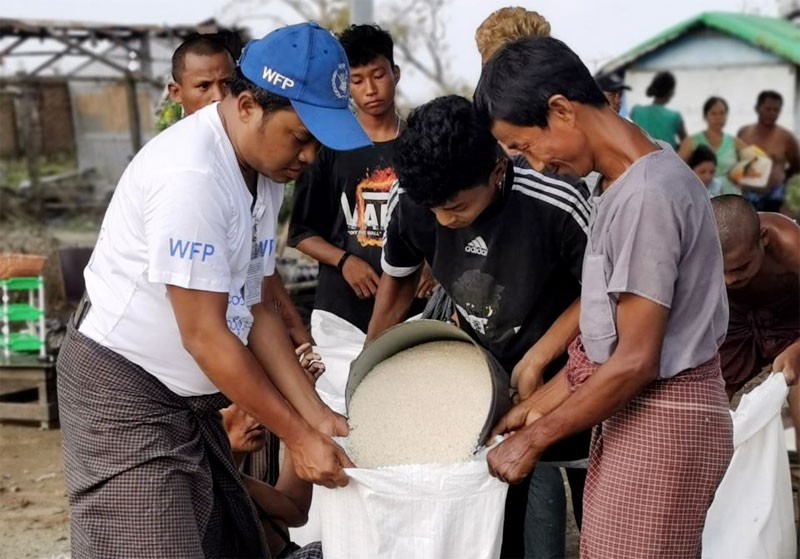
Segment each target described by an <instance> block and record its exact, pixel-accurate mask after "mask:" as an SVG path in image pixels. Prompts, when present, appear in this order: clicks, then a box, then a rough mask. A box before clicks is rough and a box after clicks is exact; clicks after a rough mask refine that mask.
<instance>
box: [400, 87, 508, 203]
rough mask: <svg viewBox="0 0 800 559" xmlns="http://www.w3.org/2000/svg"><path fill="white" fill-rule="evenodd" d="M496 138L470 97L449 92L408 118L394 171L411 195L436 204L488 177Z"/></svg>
mask: <svg viewBox="0 0 800 559" xmlns="http://www.w3.org/2000/svg"><path fill="white" fill-rule="evenodd" d="M498 155H499V152H498V146H497V141H496V140H495V139H494V137H493V136H492V134H491V133H490V132H489V128H488V126H487V123H486V121H485V120H484V119H481V118H480V117H479V115H478V113H477V112H476V111H475V108H474V107H473V106H472V103H470V102H469V101H468V100H467V99H465V98H463V97H460V96H458V95H448V96H446V97H439V98H438V99H434V100H433V101H429V102H428V103H425V104H424V105H422V106H420V107H418V108H417V109H415V110H414V111H413V112H412V113H411V115H410V116H409V117H408V128H407V129H406V131H405V132H404V133H403V134H402V135H401V136H400V139H399V140H398V141H397V146H396V148H395V152H394V158H393V163H394V170H395V173H396V174H397V178H398V180H399V182H400V186H401V187H402V188H404V189H405V191H406V193H407V194H408V196H409V197H410V198H411V199H412V200H413V201H414V202H416V203H417V204H421V205H423V206H425V207H428V208H433V207H436V206H440V205H442V204H444V203H445V202H446V201H447V200H450V199H451V198H453V197H454V196H455V195H456V194H458V193H459V192H461V191H462V190H468V189H470V188H473V187H475V186H478V185H480V184H483V183H485V182H487V181H488V180H489V175H491V173H492V170H493V169H494V167H495V165H496V164H497V158H498Z"/></svg>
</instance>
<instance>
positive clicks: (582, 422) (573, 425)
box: [523, 352, 658, 449]
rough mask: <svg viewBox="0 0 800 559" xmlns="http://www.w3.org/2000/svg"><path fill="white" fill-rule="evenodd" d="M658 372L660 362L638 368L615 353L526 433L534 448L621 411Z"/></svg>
mask: <svg viewBox="0 0 800 559" xmlns="http://www.w3.org/2000/svg"><path fill="white" fill-rule="evenodd" d="M657 370H658V364H657V363H655V364H654V365H652V366H639V365H638V364H635V363H633V362H626V360H625V359H624V357H622V356H620V354H619V352H615V353H614V354H613V355H612V356H611V357H610V358H609V360H608V361H606V363H605V364H603V365H602V366H601V367H600V368H599V369H598V370H597V372H596V373H594V374H593V375H592V376H591V377H589V379H588V380H587V381H586V382H585V383H584V384H583V385H581V387H580V388H578V390H576V391H575V392H574V393H572V394H571V395H570V396H569V397H568V398H567V399H566V400H564V401H563V403H562V404H561V405H559V406H558V407H557V408H555V409H554V410H552V411H551V412H550V413H548V414H547V415H545V416H544V417H542V418H541V419H540V420H539V421H537V422H536V423H534V424H532V425H529V426H528V427H526V428H525V429H524V430H523V431H526V433H525V434H526V436H527V437H529V440H530V442H531V444H532V445H534V446H535V447H536V448H540V449H545V448H547V447H548V446H550V445H552V444H553V443H556V442H558V441H560V440H561V439H564V438H566V437H568V436H570V435H573V434H575V433H579V432H581V431H583V430H585V429H588V428H589V427H592V426H594V425H597V424H598V423H600V422H601V421H603V420H604V419H606V418H607V417H609V416H611V415H612V414H614V413H615V412H616V411H618V410H620V409H621V408H622V407H624V406H625V405H626V404H627V403H628V402H630V401H631V400H632V399H633V398H635V397H636V396H637V395H638V394H639V393H640V392H641V391H642V390H644V388H645V387H646V386H647V385H649V384H650V383H651V382H653V381H654V380H655V376H654V374H653V371H657ZM559 376H560V375H559ZM554 380H555V379H554ZM562 382H564V381H562Z"/></svg>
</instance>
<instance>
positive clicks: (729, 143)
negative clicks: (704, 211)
mask: <svg viewBox="0 0 800 559" xmlns="http://www.w3.org/2000/svg"><path fill="white" fill-rule="evenodd" d="M703 118H704V119H705V121H706V124H707V126H706V129H705V130H704V131H702V132H698V133H697V134H692V135H691V136H689V137H688V138H686V139H685V140H683V142H681V147H680V149H679V150H678V155H680V156H681V159H683V160H684V161H686V162H688V161H689V159H690V158H691V156H692V154H693V153H694V151H695V149H696V148H697V147H698V146H707V147H708V148H710V149H711V151H713V152H714V155H715V156H716V158H717V171H716V175H715V176H716V178H717V180H718V181H719V184H720V188H721V192H720V193H721V194H741V192H740V190H739V187H738V186H736V183H734V182H733V181H732V180H731V179H730V178H728V175H729V174H730V172H731V169H733V167H734V166H735V165H736V163H738V162H739V151H740V150H741V149H742V148H744V147H745V146H746V144H745V143H744V142H743V141H742V140H740V139H739V138H737V137H735V136H731V135H730V134H725V132H723V128H725V123H726V122H727V120H728V103H727V102H726V101H725V99H723V98H722V97H709V98H708V100H707V101H706V102H705V103H704V104H703Z"/></svg>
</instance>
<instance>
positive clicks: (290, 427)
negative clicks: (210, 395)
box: [167, 285, 350, 486]
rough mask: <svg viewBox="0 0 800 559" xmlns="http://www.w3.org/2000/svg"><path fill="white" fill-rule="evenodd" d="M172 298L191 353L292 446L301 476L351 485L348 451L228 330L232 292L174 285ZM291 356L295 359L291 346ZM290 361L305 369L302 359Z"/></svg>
mask: <svg viewBox="0 0 800 559" xmlns="http://www.w3.org/2000/svg"><path fill="white" fill-rule="evenodd" d="M167 294H168V296H169V300H170V303H171V305H172V309H173V311H174V313H175V318H176V320H177V322H178V329H179V330H180V334H181V341H182V343H183V346H184V348H185V349H186V351H188V352H189V354H191V356H192V357H193V358H194V360H195V361H196V362H197V364H198V366H199V367H200V369H202V371H203V372H204V373H205V374H206V375H207V376H208V378H209V379H210V380H211V382H213V383H214V385H215V386H216V387H217V388H219V390H220V391H221V392H222V393H223V394H225V395H226V396H227V397H228V398H230V400H231V401H233V402H234V403H236V404H238V405H239V406H240V407H241V408H242V409H243V410H244V411H245V412H247V413H249V414H250V415H252V416H254V417H256V418H257V419H258V420H259V421H260V422H261V423H263V424H264V425H265V426H266V427H267V428H268V429H269V430H270V431H272V432H273V433H275V434H276V435H277V436H278V437H280V438H281V439H282V440H283V441H284V442H285V443H286V447H287V449H288V450H289V452H290V453H291V454H292V457H293V459H294V464H295V467H296V472H297V475H298V476H299V477H300V478H302V479H305V480H308V481H313V482H316V483H322V484H324V485H326V486H336V485H346V484H347V476H346V475H345V474H344V472H343V471H342V467H346V466H349V465H350V460H349V459H348V458H347V456H346V455H345V454H344V452H343V451H342V450H341V449H340V448H339V447H338V446H336V445H335V444H334V443H333V442H332V441H330V439H328V438H326V437H324V436H323V435H321V434H320V433H319V432H317V431H316V430H315V429H312V428H311V426H310V425H309V424H308V422H307V421H305V420H304V419H303V417H301V416H300V415H298V413H297V412H296V411H295V410H294V409H293V408H292V406H291V405H289V404H288V403H287V402H286V400H285V399H284V398H283V397H282V396H281V394H280V393H279V392H278V390H276V388H275V386H274V385H273V383H272V382H271V381H270V378H269V377H268V376H267V375H266V374H265V373H264V370H263V369H262V368H261V367H260V366H259V363H258V361H256V359H255V357H254V356H253V354H252V353H250V351H248V349H247V348H246V347H245V346H244V344H242V342H241V341H240V340H239V338H237V337H236V336H235V335H233V333H232V332H231V331H230V330H229V329H228V325H227V322H226V319H225V313H226V310H227V307H228V295H227V293H212V292H208V291H197V290H192V289H184V288H181V287H175V286H171V285H168V286H167ZM287 343H288V337H287ZM289 352H290V354H291V355H294V354H293V352H291V347H290V348H289ZM290 360H292V361H293V362H294V364H295V366H297V367H299V365H298V364H297V361H296V359H294V358H290ZM301 374H302V372H301ZM304 381H305V380H304ZM305 382H306V384H308V382H307V381H305Z"/></svg>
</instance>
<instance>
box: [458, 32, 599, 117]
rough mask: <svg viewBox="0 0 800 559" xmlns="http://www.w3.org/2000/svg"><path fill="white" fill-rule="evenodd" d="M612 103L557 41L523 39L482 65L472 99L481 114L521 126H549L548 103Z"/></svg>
mask: <svg viewBox="0 0 800 559" xmlns="http://www.w3.org/2000/svg"><path fill="white" fill-rule="evenodd" d="M553 95H563V96H564V97H566V98H567V99H569V100H570V101H574V102H577V103H583V104H585V105H591V106H593V107H603V106H605V105H607V104H608V101H606V97H605V95H603V92H602V91H600V87H598V85H597V82H596V81H595V80H594V78H593V77H592V74H591V73H589V70H588V69H587V68H586V66H585V65H584V64H583V62H581V59H580V58H578V55H576V54H575V53H574V52H572V50H570V48H569V47H568V46H567V45H565V44H564V43H562V42H561V41H559V40H558V39H554V38H553V37H524V38H522V39H518V40H516V41H514V42H512V43H508V44H507V45H505V46H504V47H503V48H501V49H500V50H498V51H497V52H496V53H495V54H494V55H493V56H492V57H491V58H490V59H489V62H488V63H487V64H486V66H484V68H483V71H482V72H481V78H480V80H479V81H478V87H477V88H476V89H475V94H474V96H473V98H474V100H475V106H476V108H477V109H478V112H479V113H480V114H481V115H482V116H484V117H487V118H489V119H502V120H505V121H506V122H509V123H511V124H514V125H517V126H538V127H540V128H545V127H546V126H547V113H548V111H549V106H548V100H549V99H550V98H551V97H552V96H553Z"/></svg>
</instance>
